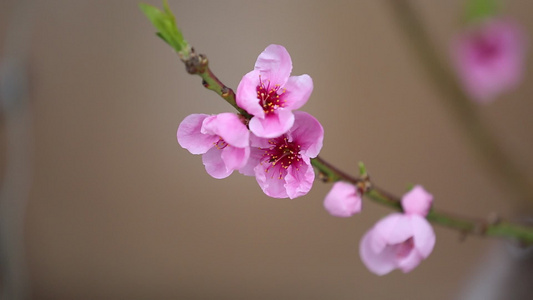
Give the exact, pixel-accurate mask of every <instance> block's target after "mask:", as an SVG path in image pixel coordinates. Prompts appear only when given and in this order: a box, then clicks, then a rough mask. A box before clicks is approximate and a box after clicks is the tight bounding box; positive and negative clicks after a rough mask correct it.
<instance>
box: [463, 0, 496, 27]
mask: <svg viewBox="0 0 533 300" xmlns="http://www.w3.org/2000/svg"><path fill="white" fill-rule="evenodd" d="M499 8H500V3H499V1H498V0H468V1H467V2H466V9H465V20H466V22H468V23H470V22H473V21H479V20H482V19H485V18H487V17H492V16H494V15H496V14H497V13H498V10H499Z"/></svg>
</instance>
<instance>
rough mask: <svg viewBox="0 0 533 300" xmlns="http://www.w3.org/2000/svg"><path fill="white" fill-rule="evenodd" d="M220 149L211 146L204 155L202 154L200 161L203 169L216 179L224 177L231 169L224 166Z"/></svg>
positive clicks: (229, 173)
mask: <svg viewBox="0 0 533 300" xmlns="http://www.w3.org/2000/svg"><path fill="white" fill-rule="evenodd" d="M221 154H222V151H221V150H220V149H217V148H216V147H213V148H211V149H210V150H209V151H207V152H206V153H205V154H204V155H202V162H203V163H204V166H205V170H206V171H207V173H208V174H209V175H211V176H212V177H214V178H216V179H222V178H226V177H228V176H229V175H231V173H232V172H233V170H230V169H228V168H226V164H225V163H224V161H223V160H222V157H221Z"/></svg>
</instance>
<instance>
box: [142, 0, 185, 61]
mask: <svg viewBox="0 0 533 300" xmlns="http://www.w3.org/2000/svg"><path fill="white" fill-rule="evenodd" d="M139 8H140V9H141V11H142V12H143V13H144V14H145V15H146V17H148V19H149V20H150V22H152V24H153V25H154V27H155V28H156V29H157V33H156V34H157V36H159V37H160V38H161V39H162V40H164V41H165V42H166V43H167V44H169V45H170V46H171V47H172V48H174V50H176V51H177V52H179V53H181V54H188V53H182V52H183V51H188V48H189V47H188V46H189V44H188V43H187V41H185V39H184V38H183V35H182V34H181V31H180V30H179V29H178V27H177V26H176V19H175V17H174V14H173V13H172V11H171V10H170V8H169V6H168V3H167V1H166V0H165V1H163V11H161V10H159V9H158V8H157V7H155V6H152V5H148V4H144V3H140V4H139Z"/></svg>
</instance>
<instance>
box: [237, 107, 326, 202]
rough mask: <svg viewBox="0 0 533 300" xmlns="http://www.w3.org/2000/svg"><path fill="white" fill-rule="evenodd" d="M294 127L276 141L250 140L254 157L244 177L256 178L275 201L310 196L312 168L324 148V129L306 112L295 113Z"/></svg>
mask: <svg viewBox="0 0 533 300" xmlns="http://www.w3.org/2000/svg"><path fill="white" fill-rule="evenodd" d="M294 116H295V120H294V126H293V127H292V128H291V129H290V130H289V131H287V132H286V133H285V134H283V135H281V136H279V137H276V138H260V137H257V136H254V135H251V137H250V143H251V147H252V149H251V155H250V159H249V160H248V165H247V166H246V167H245V168H243V169H241V170H240V171H241V173H243V174H246V175H255V178H256V180H257V183H259V186H260V187H261V188H262V189H263V192H265V194H267V195H268V196H270V197H274V198H291V199H293V198H296V197H299V196H303V195H305V194H307V193H308V192H309V190H310V189H311V187H312V185H313V181H314V179H315V172H314V170H313V167H312V166H311V158H314V157H316V156H317V155H318V153H319V152H320V149H321V148H322V141H323V139H324V129H323V128H322V125H320V123H319V122H318V121H317V120H316V119H315V118H314V117H313V116H311V115H310V114H308V113H306V112H301V111H297V112H294Z"/></svg>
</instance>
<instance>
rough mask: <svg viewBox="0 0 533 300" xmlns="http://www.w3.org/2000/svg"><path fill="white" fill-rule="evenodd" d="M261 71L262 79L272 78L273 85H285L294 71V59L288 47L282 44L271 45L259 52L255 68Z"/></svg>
mask: <svg viewBox="0 0 533 300" xmlns="http://www.w3.org/2000/svg"><path fill="white" fill-rule="evenodd" d="M254 70H257V71H259V72H260V75H261V80H263V82H264V81H267V80H270V84H271V85H275V84H279V85H280V86H283V85H284V84H285V82H286V81H287V79H288V78H289V76H290V75H291V71H292V60H291V56H290V55H289V52H287V49H285V47H283V46H281V45H274V44H272V45H269V46H268V47H266V49H265V50H264V51H263V52H262V53H261V54H259V57H258V58H257V61H256V62H255V68H254Z"/></svg>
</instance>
